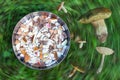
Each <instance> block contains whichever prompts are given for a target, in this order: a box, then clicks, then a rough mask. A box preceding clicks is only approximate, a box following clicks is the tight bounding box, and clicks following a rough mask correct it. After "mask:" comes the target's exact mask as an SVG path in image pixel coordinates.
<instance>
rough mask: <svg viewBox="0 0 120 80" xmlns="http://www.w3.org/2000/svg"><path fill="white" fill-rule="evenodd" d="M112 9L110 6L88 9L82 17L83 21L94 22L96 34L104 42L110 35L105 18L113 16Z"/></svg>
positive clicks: (81, 20)
mask: <svg viewBox="0 0 120 80" xmlns="http://www.w3.org/2000/svg"><path fill="white" fill-rule="evenodd" d="M111 13H112V12H111V10H110V9H108V8H103V7H101V8H95V9H92V10H90V11H88V12H87V13H86V14H84V15H82V16H81V17H80V22H81V23H86V24H87V23H92V25H93V26H94V27H95V30H96V35H97V37H98V39H99V40H100V42H102V43H104V42H105V41H106V39H107V36H108V31H107V27H106V24H105V22H104V19H107V18H109V17H110V16H111Z"/></svg>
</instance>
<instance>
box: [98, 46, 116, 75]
mask: <svg viewBox="0 0 120 80" xmlns="http://www.w3.org/2000/svg"><path fill="white" fill-rule="evenodd" d="M96 50H97V51H98V52H99V53H100V54H102V60H101V64H100V66H99V68H98V70H97V73H100V72H101V71H102V68H103V64H104V58H105V56H106V55H111V54H113V53H114V51H113V50H112V49H110V48H107V47H96Z"/></svg>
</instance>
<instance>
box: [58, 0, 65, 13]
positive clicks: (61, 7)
mask: <svg viewBox="0 0 120 80" xmlns="http://www.w3.org/2000/svg"><path fill="white" fill-rule="evenodd" d="M61 9H62V10H63V11H64V12H65V13H67V10H66V9H65V7H64V2H61V4H60V5H59V6H58V11H60V10H61Z"/></svg>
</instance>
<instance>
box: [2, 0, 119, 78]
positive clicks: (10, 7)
mask: <svg viewBox="0 0 120 80" xmlns="http://www.w3.org/2000/svg"><path fill="white" fill-rule="evenodd" d="M62 1H63V0H0V80H120V74H119V73H120V52H119V51H120V50H119V49H120V0H65V7H66V9H67V10H68V13H67V14H65V13H64V12H63V11H60V12H58V11H57V10H56V8H57V6H58V5H59V4H60V3H61V2H62ZM97 7H106V8H109V9H111V10H112V16H111V17H110V18H109V19H107V20H105V22H106V25H107V27H108V32H109V36H108V39H107V41H106V42H105V43H104V44H101V43H100V42H99V41H98V40H97V38H96V37H95V32H94V28H93V27H92V25H91V24H81V23H79V22H78V19H79V17H80V15H82V14H84V13H85V12H87V11H88V10H90V9H93V8H97ZM35 11H49V12H52V13H55V14H57V15H58V16H60V17H61V18H62V19H63V20H64V21H65V22H66V23H67V25H68V27H69V29H70V32H71V33H74V34H75V36H77V35H78V36H80V38H81V39H82V40H86V41H87V43H86V44H85V45H84V46H83V48H82V49H79V47H78V46H79V45H78V44H77V43H75V41H74V39H72V40H71V47H70V51H69V53H68V55H67V57H66V58H65V60H64V61H63V62H62V63H61V64H60V65H58V66H56V67H54V68H52V69H49V70H44V71H39V70H32V69H30V68H28V67H26V66H24V65H23V64H21V63H20V62H19V61H18V60H17V58H16V57H15V55H14V52H13V49H12V44H11V37H12V32H13V29H14V27H15V25H16V24H17V22H18V21H19V20H20V19H21V18H22V17H24V16H25V15H26V14H28V13H31V12H35ZM96 46H106V47H109V48H112V49H113V50H114V51H115V53H114V54H113V55H111V56H107V57H106V58H105V64H104V67H103V71H102V72H101V73H100V74H96V70H97V68H98V67H99V64H100V61H101V57H102V56H101V55H100V54H99V53H98V52H97V51H96V50H95V48H96ZM72 63H74V65H77V66H79V67H80V68H82V69H84V70H85V71H86V72H85V73H84V74H82V73H80V72H76V74H75V75H74V76H73V77H72V78H68V75H69V73H70V72H71V70H72V69H73V67H72V66H71V64H72Z"/></svg>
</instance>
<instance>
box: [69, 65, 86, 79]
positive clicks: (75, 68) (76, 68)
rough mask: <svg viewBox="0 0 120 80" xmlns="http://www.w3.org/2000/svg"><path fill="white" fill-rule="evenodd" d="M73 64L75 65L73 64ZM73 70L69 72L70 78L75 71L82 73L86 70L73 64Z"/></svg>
mask: <svg viewBox="0 0 120 80" xmlns="http://www.w3.org/2000/svg"><path fill="white" fill-rule="evenodd" d="M72 66H73V65H72ZM73 68H74V69H73V70H72V72H71V73H70V74H69V76H68V78H71V77H72V76H73V75H74V74H75V73H76V71H78V72H80V73H85V71H84V70H83V69H80V68H78V67H77V66H73Z"/></svg>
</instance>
